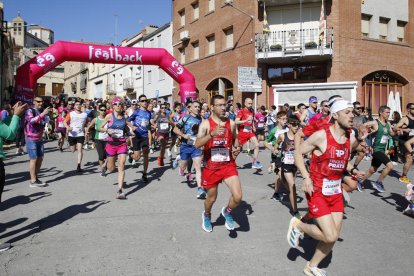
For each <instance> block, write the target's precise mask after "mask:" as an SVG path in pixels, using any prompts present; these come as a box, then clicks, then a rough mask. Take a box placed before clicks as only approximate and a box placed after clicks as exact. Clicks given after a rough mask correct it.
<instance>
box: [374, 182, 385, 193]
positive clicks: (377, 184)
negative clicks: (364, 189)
mask: <svg viewBox="0 0 414 276" xmlns="http://www.w3.org/2000/svg"><path fill="white" fill-rule="evenodd" d="M372 186H373V187H374V189H375V190H377V191H378V193H383V192H385V189H384V185H383V184H382V181H379V180H377V181H375V182H374V183H373V184H372Z"/></svg>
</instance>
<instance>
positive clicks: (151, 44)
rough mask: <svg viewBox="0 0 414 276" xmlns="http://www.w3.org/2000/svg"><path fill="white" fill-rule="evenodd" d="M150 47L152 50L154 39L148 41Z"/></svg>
mask: <svg viewBox="0 0 414 276" xmlns="http://www.w3.org/2000/svg"><path fill="white" fill-rule="evenodd" d="M150 47H151V48H154V39H150Z"/></svg>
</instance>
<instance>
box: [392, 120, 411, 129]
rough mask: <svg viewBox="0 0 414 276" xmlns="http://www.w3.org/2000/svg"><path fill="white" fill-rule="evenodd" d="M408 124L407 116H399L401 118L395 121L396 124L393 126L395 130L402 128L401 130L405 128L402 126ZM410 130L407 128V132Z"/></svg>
mask: <svg viewBox="0 0 414 276" xmlns="http://www.w3.org/2000/svg"><path fill="white" fill-rule="evenodd" d="M406 126H408V119H407V117H404V118H401V120H400V121H399V122H398V123H397V125H396V126H395V130H397V131H398V130H402V131H406V130H407V128H403V127H406ZM409 131H411V130H410V129H408V132H409Z"/></svg>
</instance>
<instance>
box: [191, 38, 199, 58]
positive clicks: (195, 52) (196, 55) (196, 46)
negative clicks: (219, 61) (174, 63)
mask: <svg viewBox="0 0 414 276" xmlns="http://www.w3.org/2000/svg"><path fill="white" fill-rule="evenodd" d="M192 45H193V60H196V59H199V58H200V47H199V43H198V41H196V42H193V43H192Z"/></svg>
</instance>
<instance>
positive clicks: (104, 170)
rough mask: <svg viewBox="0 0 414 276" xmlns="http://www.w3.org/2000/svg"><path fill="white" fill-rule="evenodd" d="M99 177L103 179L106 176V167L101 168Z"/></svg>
mask: <svg viewBox="0 0 414 276" xmlns="http://www.w3.org/2000/svg"><path fill="white" fill-rule="evenodd" d="M101 176H102V177H105V176H106V166H103V167H102V171H101Z"/></svg>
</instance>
